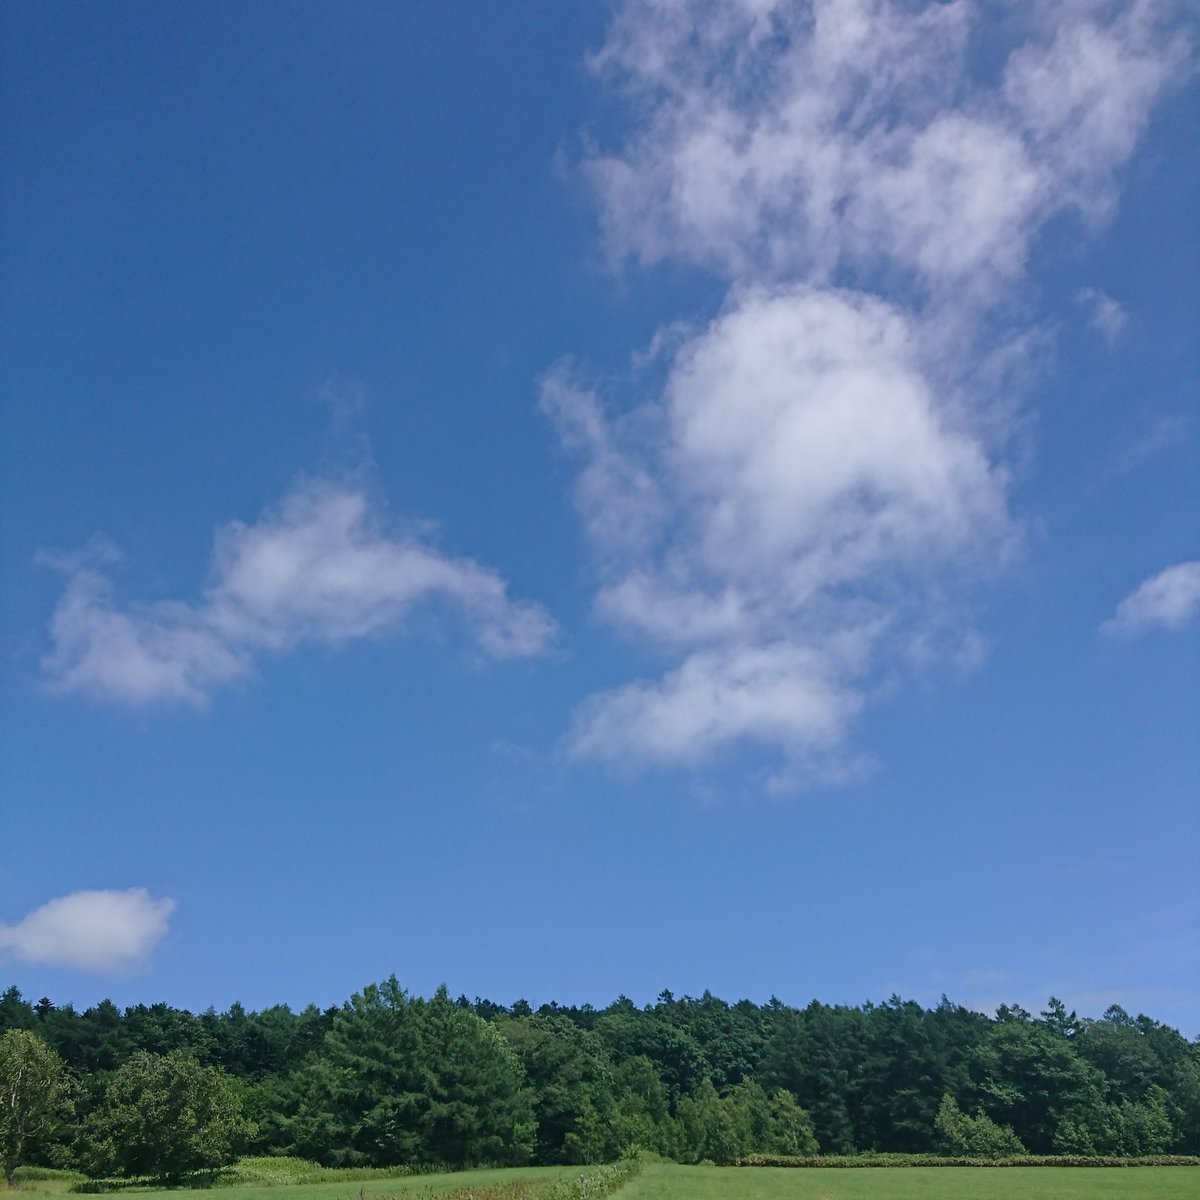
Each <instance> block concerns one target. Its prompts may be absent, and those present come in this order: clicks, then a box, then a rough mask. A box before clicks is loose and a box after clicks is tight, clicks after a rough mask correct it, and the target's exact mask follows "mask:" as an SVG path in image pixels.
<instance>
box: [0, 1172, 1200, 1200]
mask: <svg viewBox="0 0 1200 1200" xmlns="http://www.w3.org/2000/svg"><path fill="white" fill-rule="evenodd" d="M587 1170H588V1168H580V1167H518V1168H508V1169H501V1170H478V1171H455V1172H451V1173H446V1174H437V1175H407V1176H399V1177H388V1176H386V1175H381V1176H380V1177H377V1178H372V1179H368V1180H347V1179H342V1180H338V1181H326V1182H321V1183H302V1184H274V1185H261V1184H260V1185H240V1186H229V1187H213V1188H205V1189H203V1191H202V1192H200V1194H201V1195H203V1196H204V1197H205V1200H437V1198H438V1197H441V1196H450V1195H453V1196H454V1197H455V1200H458V1198H460V1197H466V1196H470V1197H471V1198H472V1200H526V1197H528V1200H537V1197H538V1196H540V1195H542V1194H544V1191H545V1189H546V1188H547V1187H548V1186H549V1185H550V1184H552V1183H553V1182H554V1181H555V1180H559V1179H571V1178H577V1177H578V1176H579V1174H580V1172H581V1171H587ZM68 1186H69V1182H68V1181H66V1180H52V1179H38V1180H36V1181H35V1180H29V1181H26V1182H25V1183H24V1185H23V1186H22V1187H20V1188H19V1189H18V1191H17V1192H16V1193H15V1196H14V1200H15V1197H16V1196H19V1195H25V1196H36V1197H38V1198H39V1200H42V1198H47V1200H48V1198H49V1197H54V1196H63V1195H66V1194H67V1187H68ZM5 1190H6V1189H5V1187H4V1184H3V1181H2V1180H0V1192H4V1191H5ZM555 1191H556V1192H557V1189H555ZM125 1192H131V1193H132V1194H133V1195H134V1196H136V1197H137V1200H183V1197H184V1196H186V1195H188V1194H189V1192H193V1194H194V1189H187V1188H183V1189H175V1190H159V1189H149V1188H147V1189H142V1188H124V1189H121V1191H119V1192H115V1193H109V1195H112V1196H114V1197H119V1196H120V1195H122V1194H124V1193H125ZM616 1196H617V1197H618V1200H1193V1198H1198V1197H1200V1167H1134V1168H1122V1167H1004V1168H993V1169H989V1168H978V1167H906V1168H901V1167H891V1168H890V1167H868V1168H863V1169H859V1170H844V1169H838V1168H808V1169H804V1170H796V1169H790V1168H785V1167H711V1166H704V1167H686V1166H679V1165H677V1164H674V1163H648V1164H646V1166H645V1167H644V1169H643V1170H642V1172H641V1173H640V1174H639V1175H638V1176H637V1177H635V1178H634V1179H632V1180H631V1181H630V1182H629V1183H628V1184H626V1185H625V1186H624V1187H623V1188H621V1189H620V1191H618V1192H617V1193H616Z"/></svg>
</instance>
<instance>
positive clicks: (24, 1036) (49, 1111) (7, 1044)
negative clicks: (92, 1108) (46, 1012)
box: [0, 992, 70, 1187]
mask: <svg viewBox="0 0 1200 1200" xmlns="http://www.w3.org/2000/svg"><path fill="white" fill-rule="evenodd" d="M10 995H11V992H8V993H5V998H6V999H7V998H8V997H9V996H10ZM18 996H19V994H18ZM69 1111H70V1085H69V1082H68V1079H67V1072H66V1067H65V1066H64V1065H63V1061H62V1059H61V1058H60V1057H59V1056H58V1055H57V1054H56V1053H55V1052H54V1051H53V1050H52V1049H51V1048H50V1047H49V1046H47V1045H46V1043H45V1042H44V1041H43V1040H42V1039H41V1038H40V1037H38V1035H37V1034H36V1033H34V1032H32V1031H31V1030H29V1029H23V1028H19V1027H17V1028H11V1029H9V1030H8V1032H6V1033H5V1034H4V1035H3V1036H0V1166H2V1167H3V1170H4V1179H5V1182H6V1183H7V1184H8V1186H9V1187H12V1186H13V1184H14V1178H15V1177H14V1172H15V1171H16V1169H17V1167H18V1166H20V1165H21V1163H22V1162H23V1161H24V1158H25V1154H26V1151H27V1150H28V1148H29V1146H30V1143H31V1142H33V1141H34V1139H36V1138H38V1137H41V1136H43V1135H45V1134H47V1133H49V1132H50V1130H51V1129H52V1128H53V1127H54V1124H55V1123H56V1122H57V1121H58V1120H59V1119H60V1118H61V1117H63V1116H65V1115H67V1113H68V1112H69Z"/></svg>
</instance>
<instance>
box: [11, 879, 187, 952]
mask: <svg viewBox="0 0 1200 1200" xmlns="http://www.w3.org/2000/svg"><path fill="white" fill-rule="evenodd" d="M174 911H175V901H174V900H168V899H155V898H153V897H152V896H151V895H150V893H149V892H147V891H146V890H145V888H130V889H129V890H128V891H115V890H104V891H80V892H72V893H70V895H67V896H59V897H58V898H57V899H54V900H50V901H48V902H47V903H46V904H43V905H42V906H41V908H35V909H34V910H33V912H31V913H29V914H28V915H27V916H26V917H24V918H23V919H22V920H20V921H18V922H16V924H13V925H5V924H0V955H5V956H9V957H12V958H15V959H18V960H19V961H21V962H27V963H35V964H39V965H47V966H59V967H74V968H79V969H81V970H85V971H113V970H120V969H122V968H127V967H131V966H136V965H137V964H139V963H141V962H143V961H144V960H145V959H146V958H148V957H149V955H150V954H151V953H152V952H153V951H154V949H155V948H156V947H157V946H158V944H159V943H160V942H161V941H162V939H163V938H164V937H165V936H166V934H167V930H168V927H169V925H170V920H171V914H172V913H173V912H174Z"/></svg>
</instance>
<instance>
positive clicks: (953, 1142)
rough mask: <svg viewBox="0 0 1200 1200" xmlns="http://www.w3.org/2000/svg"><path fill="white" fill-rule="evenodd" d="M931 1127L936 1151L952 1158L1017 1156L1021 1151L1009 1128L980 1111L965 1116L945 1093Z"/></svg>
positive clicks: (952, 1098) (1022, 1148) (1022, 1154)
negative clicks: (933, 1132)
mask: <svg viewBox="0 0 1200 1200" xmlns="http://www.w3.org/2000/svg"><path fill="white" fill-rule="evenodd" d="M933 1127H934V1131H935V1138H934V1144H935V1146H936V1148H937V1150H938V1153H939V1154H943V1155H947V1156H949V1157H952V1158H1018V1157H1022V1156H1024V1154H1025V1147H1024V1146H1022V1145H1021V1139H1020V1138H1019V1137H1017V1135H1016V1134H1015V1133H1013V1131H1012V1130H1011V1129H1009V1128H1008V1127H1007V1126H1005V1125H997V1124H996V1122H995V1121H993V1120H992V1119H991V1118H990V1117H987V1116H984V1114H983V1113H979V1114H978V1115H976V1116H974V1117H972V1116H968V1115H967V1114H966V1113H964V1112H962V1111H961V1110H960V1109H959V1107H958V1104H957V1103H956V1102H955V1100H954V1097H953V1096H951V1095H950V1093H949V1092H947V1093H946V1094H945V1095H944V1096H943V1097H942V1103H941V1104H940V1105H939V1107H938V1111H937V1116H936V1117H935V1118H934V1122H933Z"/></svg>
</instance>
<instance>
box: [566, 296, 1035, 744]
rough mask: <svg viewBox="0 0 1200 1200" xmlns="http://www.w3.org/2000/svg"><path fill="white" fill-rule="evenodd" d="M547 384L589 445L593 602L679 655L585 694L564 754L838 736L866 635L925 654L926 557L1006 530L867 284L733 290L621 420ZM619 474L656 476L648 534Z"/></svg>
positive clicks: (940, 562) (998, 537) (990, 546)
mask: <svg viewBox="0 0 1200 1200" xmlns="http://www.w3.org/2000/svg"><path fill="white" fill-rule="evenodd" d="M547 387H548V389H549V391H550V393H551V394H552V396H553V397H554V398H555V399H554V402H553V403H552V404H551V405H549V406H548V407H549V408H550V410H551V411H552V412H553V413H556V414H557V415H558V417H559V419H560V421H567V422H570V424H568V433H569V435H572V436H571V441H572V443H573V444H574V446H575V448H576V449H577V450H583V451H584V453H587V452H588V451H589V449H590V452H591V455H592V460H591V463H590V465H589V466H587V467H586V468H585V470H584V472H583V474H582V476H581V484H580V487H579V489H578V493H577V500H578V503H579V505H580V508H581V510H582V513H583V516H584V520H585V522H586V523H587V525H588V527H589V528H590V529H592V530H593V531H595V530H601V531H603V536H604V538H605V539H606V542H605V549H606V550H607V551H608V554H607V557H606V563H607V569H606V571H605V579H604V584H603V587H602V589H601V591H600V594H599V596H598V599H597V607H598V610H599V612H600V613H601V615H603V616H604V617H605V618H606V619H607V620H609V621H610V622H612V623H613V624H615V625H616V626H618V627H619V628H621V629H623V630H625V631H626V632H628V633H631V634H634V635H636V636H640V637H642V638H646V639H649V640H650V641H651V642H653V643H655V644H658V645H661V646H664V647H671V648H674V650H675V651H676V652H677V653H679V654H681V655H682V656H683V657H682V659H681V661H680V664H679V666H678V667H676V668H675V669H673V670H671V671H670V672H668V674H667V675H666V676H665V677H664V678H663V679H662V680H661V681H659V682H657V683H653V682H639V683H634V684H630V685H628V686H626V687H622V688H618V689H616V690H614V691H613V692H609V693H604V694H602V695H599V696H595V697H593V698H592V699H591V700H589V701H588V702H587V703H585V704H584V705H583V706H582V708H581V709H580V710H579V712H578V713H577V714H576V718H575V723H574V727H573V731H572V734H571V737H570V746H571V748H572V750H573V751H574V752H575V753H577V754H579V755H584V756H591V757H599V758H604V759H608V760H610V761H612V762H614V763H622V762H625V763H627V762H629V761H630V760H636V761H643V762H657V763H678V764H682V765H695V764H696V763H699V762H702V761H706V760H707V759H709V758H711V757H712V756H713V754H715V753H717V752H719V751H721V750H722V749H724V748H726V747H729V746H732V745H734V744H736V743H739V742H750V743H756V744H759V745H767V746H774V747H779V748H781V749H783V750H784V752H785V754H786V755H787V756H788V757H789V758H790V759H792V760H797V759H798V758H800V757H803V756H805V755H809V754H811V753H812V752H813V751H814V750H817V749H820V750H822V751H824V750H826V749H828V748H830V747H834V746H836V745H837V744H838V743H839V742H840V741H841V740H842V739H843V737H844V735H845V733H846V731H847V728H848V726H849V724H850V722H851V721H852V719H853V717H854V716H855V714H856V713H857V712H858V711H859V710H860V709H861V707H862V705H863V703H864V699H865V692H864V687H865V686H866V685H864V683H863V680H864V679H865V678H866V677H867V676H868V675H869V674H870V673H871V669H872V665H873V664H877V663H878V661H879V659H880V657H881V656H882V655H884V653H885V648H884V647H883V643H884V640H885V636H886V638H887V639H888V648H887V650H886V652H887V653H893V652H894V657H895V658H896V659H897V660H898V659H899V658H900V657H901V656H904V655H910V656H915V654H916V652H917V651H918V650H920V651H921V654H922V656H923V657H924V658H926V659H928V658H929V657H933V655H932V654H931V652H930V650H929V647H930V646H931V645H932V644H933V641H934V640H935V639H934V636H933V631H932V629H931V628H926V627H927V626H932V625H934V624H936V620H935V617H936V619H941V617H942V615H943V614H942V613H941V611H940V606H939V605H938V603H937V602H936V600H933V599H932V596H933V595H934V594H935V593H936V589H937V586H938V584H937V581H938V579H939V578H940V576H941V574H942V572H943V571H944V570H945V568H946V567H947V566H961V565H962V564H964V563H967V562H972V561H973V562H975V563H976V564H979V563H980V562H981V561H983V560H988V561H991V560H994V559H996V558H998V557H1002V556H1003V554H1004V553H1005V550H1006V547H1007V546H1008V544H1009V543H1010V541H1011V539H1012V537H1013V533H1012V530H1011V527H1010V523H1009V521H1008V518H1007V516H1006V512H1005V478H1004V475H1003V472H1001V471H998V470H996V469H995V468H994V467H992V465H991V464H990V463H989V461H988V456H987V454H986V452H985V450H984V448H983V446H982V445H981V443H980V442H979V440H978V439H977V438H976V437H974V436H973V435H972V434H971V433H970V432H969V431H967V430H964V429H961V428H957V427H955V425H954V423H953V419H952V416H951V415H950V414H948V413H947V412H946V411H943V406H942V405H941V404H940V402H939V396H938V389H937V388H936V386H935V385H934V384H933V383H932V382H931V381H930V379H929V378H928V377H927V375H926V373H925V368H924V367H923V364H922V347H921V343H920V338H919V336H918V334H917V331H916V330H915V329H914V328H913V326H912V324H911V322H909V321H908V320H907V319H906V318H905V316H904V315H903V314H902V313H901V312H899V311H898V310H897V309H895V308H894V307H892V306H890V305H888V304H886V303H884V302H883V301H880V300H878V299H875V298H872V297H870V296H864V295H861V294H858V293H851V292H836V291H832V290H830V289H815V288H808V287H804V286H797V287H792V288H776V289H754V290H751V291H748V292H746V293H744V294H742V295H740V296H738V297H737V298H736V300H734V301H733V302H731V304H730V306H729V307H728V309H727V310H726V311H725V312H724V313H722V314H721V315H720V316H719V317H718V318H717V319H716V320H715V321H713V322H712V324H711V325H710V326H709V327H708V328H707V329H705V330H703V331H701V332H700V333H698V334H696V335H695V336H693V337H692V338H691V339H689V340H687V341H685V342H684V343H683V344H682V345H680V346H679V347H678V349H677V350H676V352H675V354H674V356H673V358H672V360H671V363H670V369H669V372H668V378H667V383H666V387H665V389H664V391H663V395H662V397H661V399H660V401H659V402H658V408H659V410H660V411H659V419H658V420H657V421H649V420H643V421H642V422H641V423H640V424H639V426H638V434H639V436H638V437H636V438H634V437H627V438H625V439H624V441H622V438H621V432H622V431H621V430H620V429H619V428H614V427H612V426H609V425H605V424H604V421H603V418H602V416H601V415H600V413H599V410H598V408H597V407H596V405H595V402H594V398H593V397H590V396H580V395H579V394H578V393H576V400H575V402H574V404H568V403H565V402H564V401H563V396H564V395H566V394H569V392H570V387H571V385H570V383H569V382H568V381H567V380H565V379H563V378H562V377H555V378H553V379H552V380H551V381H549V382H548V384H547ZM580 407H582V408H583V409H584V411H586V412H587V414H588V416H589V422H588V427H589V429H590V430H591V433H590V436H589V437H588V438H586V439H584V438H580V437H577V436H573V435H574V433H575V432H577V430H578V428H579V421H578V418H577V416H576V415H575V414H576V413H577V411H578V410H579V408H580ZM564 412H565V413H566V414H567V415H566V416H565V417H564V415H563V414H564ZM647 429H656V430H657V431H658V436H657V437H656V438H655V439H649V438H647V437H646V430H647ZM597 464H600V465H599V467H598V466H597ZM630 479H645V480H649V479H654V480H656V483H655V484H654V489H653V499H654V508H655V509H657V510H661V511H662V512H666V513H669V514H670V520H669V521H659V522H656V523H655V524H654V525H653V526H652V527H651V530H652V534H648V533H647V530H646V528H645V526H644V525H640V524H639V523H638V522H637V520H636V517H633V518H625V517H623V516H622V518H621V519H612V518H613V516H614V514H624V513H625V510H626V508H627V507H630V506H632V507H633V508H634V509H635V510H636V508H637V504H636V498H637V494H638V493H637V491H636V490H635V489H631V488H630V487H629V486H628V484H627V481H628V480H630ZM623 530H628V531H630V538H629V540H628V542H626V543H625V544H624V545H621V546H619V547H618V548H619V549H620V550H621V551H623V553H613V552H612V551H613V545H612V543H613V540H614V539H615V538H617V535H618V534H619V533H620V532H621V531H623ZM921 610H923V611H921ZM918 612H920V620H919V624H920V626H921V628H920V629H917V628H915V627H914V624H913V619H914V616H915V615H917V613H918ZM918 643H920V644H919V645H918ZM961 644H962V643H961V639H960V640H959V643H958V645H957V647H956V650H955V653H956V654H959V655H961Z"/></svg>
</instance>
